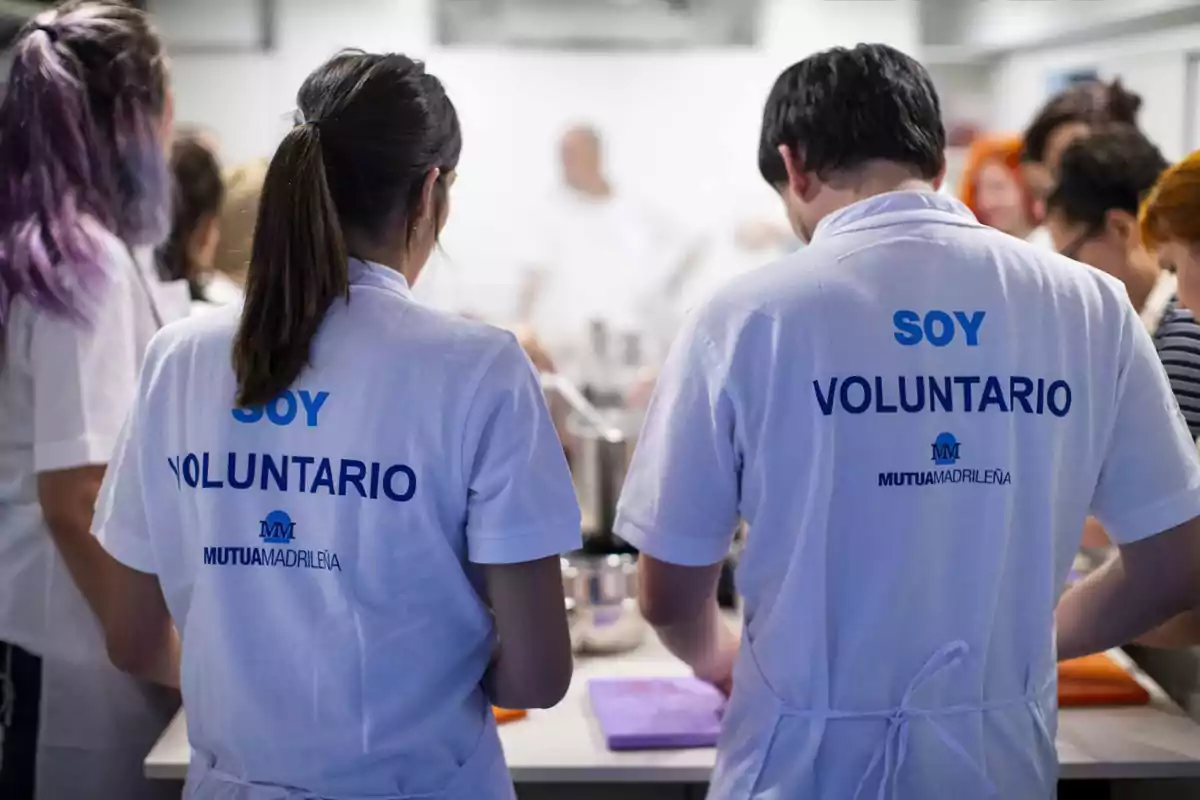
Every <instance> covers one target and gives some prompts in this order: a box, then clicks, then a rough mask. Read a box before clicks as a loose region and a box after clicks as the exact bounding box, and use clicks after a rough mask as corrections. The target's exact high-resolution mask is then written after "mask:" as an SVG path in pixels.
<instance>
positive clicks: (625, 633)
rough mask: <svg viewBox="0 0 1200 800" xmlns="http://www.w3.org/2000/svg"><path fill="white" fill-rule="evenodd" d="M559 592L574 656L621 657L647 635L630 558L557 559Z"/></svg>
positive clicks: (623, 556) (634, 572) (575, 557)
mask: <svg viewBox="0 0 1200 800" xmlns="http://www.w3.org/2000/svg"><path fill="white" fill-rule="evenodd" d="M562 568H563V593H564V596H565V602H566V607H567V618H568V620H569V621H570V626H571V645H572V647H573V648H574V650H575V652H577V653H622V652H626V651H629V650H633V649H635V648H637V647H638V645H640V644H641V643H642V641H643V640H644V639H645V637H646V627H647V626H646V621H645V620H644V619H642V615H641V612H640V611H639V610H638V601H637V590H638V586H637V563H636V562H635V561H634V559H633V557H632V556H627V555H609V556H572V557H571V558H569V559H563V560H562Z"/></svg>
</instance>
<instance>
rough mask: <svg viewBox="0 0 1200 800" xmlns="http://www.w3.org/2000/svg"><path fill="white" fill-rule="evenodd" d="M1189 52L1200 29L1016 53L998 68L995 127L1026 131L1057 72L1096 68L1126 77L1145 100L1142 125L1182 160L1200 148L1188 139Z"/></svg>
mask: <svg viewBox="0 0 1200 800" xmlns="http://www.w3.org/2000/svg"><path fill="white" fill-rule="evenodd" d="M1189 50H1200V26H1197V27H1183V28H1176V29H1171V30H1167V31H1160V32H1157V33H1152V34H1143V35H1136V36H1128V37H1120V38H1116V39H1109V40H1104V41H1099V42H1095V43H1092V44H1088V45H1080V46H1076V47H1070V48H1065V49H1054V50H1047V51H1032V52H1025V53H1015V54H1013V55H1010V56H1007V57H1005V58H1003V59H1002V60H1001V61H1000V62H999V63H998V64H997V65H996V70H995V74H994V77H993V80H994V86H995V101H996V102H995V105H994V107H993V117H992V123H993V125H994V126H996V127H998V128H1002V129H1013V130H1016V129H1020V128H1023V127H1024V126H1025V125H1026V124H1027V123H1028V122H1029V120H1030V119H1032V117H1033V115H1034V114H1035V113H1036V112H1037V110H1038V108H1039V107H1040V106H1041V105H1042V103H1043V102H1044V101H1045V100H1046V98H1047V96H1048V88H1047V81H1048V79H1049V76H1050V75H1051V74H1052V73H1054V72H1056V71H1059V70H1066V69H1074V68H1089V67H1094V68H1096V69H1097V70H1098V71H1099V73H1100V76H1101V77H1102V78H1105V79H1110V78H1114V77H1117V76H1120V77H1121V78H1122V80H1123V82H1124V83H1125V84H1126V85H1127V86H1128V88H1129V89H1130V90H1132V91H1134V92H1137V93H1138V94H1140V95H1141V96H1142V98H1143V101H1144V105H1143V107H1142V113H1141V122H1142V126H1143V127H1144V128H1145V130H1146V132H1147V134H1149V135H1150V136H1151V137H1152V138H1153V139H1154V140H1155V142H1157V143H1158V145H1159V147H1160V148H1161V149H1162V151H1163V153H1164V155H1166V156H1167V158H1169V159H1177V158H1179V157H1181V156H1183V155H1185V154H1186V153H1187V152H1188V149H1189V147H1194V146H1196V143H1194V142H1187V141H1185V140H1184V132H1185V130H1186V128H1187V122H1186V117H1187V111H1188V108H1189V103H1188V101H1187V94H1188V78H1187V54H1188V51H1189Z"/></svg>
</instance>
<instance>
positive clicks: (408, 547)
mask: <svg viewBox="0 0 1200 800" xmlns="http://www.w3.org/2000/svg"><path fill="white" fill-rule="evenodd" d="M350 295H351V296H350V302H349V304H344V303H341V302H338V303H335V304H334V306H333V307H332V308H331V310H330V311H329V313H328V315H327V316H326V318H325V320H324V322H323V323H322V327H321V329H320V332H319V333H318V335H317V337H316V339H315V341H314V343H313V347H312V353H311V360H310V366H309V368H308V369H306V370H305V371H304V373H303V374H302V375H301V377H300V378H299V380H298V381H297V382H296V384H295V385H294V386H293V387H292V388H291V389H289V390H288V391H286V392H284V393H283V394H282V395H281V396H280V397H279V398H277V399H276V400H275V401H273V402H271V403H269V404H268V405H267V406H266V407H265V408H251V409H237V408H234V405H233V398H234V394H235V379H234V375H233V371H232V368H231V364H230V347H231V341H232V338H233V335H234V331H235V328H236V325H237V322H238V317H237V313H238V312H237V311H236V309H222V310H219V311H216V312H213V313H212V314H207V315H203V316H199V317H193V318H191V319H188V320H185V321H183V322H180V323H178V324H176V325H172V326H169V327H168V328H166V329H164V330H163V332H162V333H161V334H159V336H157V337H156V338H155V339H154V341H153V342H152V343H151V345H150V348H149V351H148V354H147V361H146V368H145V370H144V371H143V374H142V381H141V386H140V388H139V390H138V396H137V401H136V402H137V405H136V407H135V409H134V411H133V413H132V415H131V416H130V420H129V423H128V427H127V430H126V432H125V438H124V439H123V441H122V443H121V445H120V448H119V450H118V456H117V458H116V459H114V461H113V463H112V464H111V465H110V468H109V473H108V477H107V478H106V482H105V486H104V489H103V490H102V493H101V500H100V504H99V507H98V508H97V512H96V526H97V535H98V536H100V538H101V540H102V541H103V543H104V545H105V547H106V548H108V549H109V551H110V552H112V553H113V555H114V556H116V557H117V558H118V559H119V560H121V561H122V562H123V563H126V564H128V565H129V566H131V567H133V568H134V569H137V570H141V571H144V572H151V573H154V574H156V575H157V576H158V578H159V581H160V582H161V584H162V587H163V594H164V596H165V598H166V601H167V604H168V606H169V608H170V610H171V615H172V617H173V618H174V620H175V622H176V625H177V626H178V628H179V632H180V634H181V636H182V639H183V646H184V652H183V674H182V689H183V698H184V705H185V707H186V708H187V711H188V735H189V739H190V741H191V744H192V747H193V750H194V757H193V760H192V771H191V773H190V776H189V783H190V784H191V786H192V789H193V790H197V787H201V786H205V787H209V788H207V789H205V790H204V792H208V791H218V790H217V789H216V788H215V787H216V786H225V787H227V789H226V790H224V791H228V792H232V794H230V796H236V797H243V798H257V797H263V798H267V797H269V798H277V797H287V796H296V797H309V796H314V795H315V796H319V797H412V796H422V797H424V796H427V795H428V796H430V797H439V798H443V797H444V798H447V799H448V800H451V799H452V800H459V799H461V800H474V799H475V798H483V799H487V798H495V797H509V796H510V795H511V792H512V785H511V781H510V780H509V777H508V772H507V769H506V767H505V765H504V760H503V754H502V753H501V751H500V745H499V739H498V737H497V735H496V731H495V727H494V720H493V718H492V715H491V711H490V706H489V704H488V699H487V697H485V695H484V692H483V690H482V688H481V687H480V681H481V680H482V678H483V675H484V672H485V670H486V669H487V666H488V664H489V661H490V659H491V657H492V653H493V647H494V646H495V642H494V638H493V627H492V620H491V617H490V615H489V612H488V609H487V607H486V605H485V604H484V602H483V600H482V599H481V596H480V586H481V584H480V581H479V578H480V575H479V570H478V568H477V567H476V565H479V564H502V563H515V562H524V561H532V560H536V559H539V558H543V557H546V556H552V555H556V554H558V553H561V552H565V551H569V550H573V549H577V548H578V547H579V546H580V533H579V510H578V507H577V505H576V501H575V493H574V489H573V487H572V484H571V478H570V474H569V471H568V469H567V464H566V460H565V457H564V455H563V450H562V446H561V444H560V443H559V440H558V437H557V435H556V434H555V431H554V427H553V425H552V424H551V422H550V417H549V414H548V413H547V411H546V407H545V402H544V400H543V397H542V393H541V387H540V384H539V382H538V379H537V376H536V375H535V373H534V371H533V368H532V366H531V365H530V363H529V361H528V359H527V358H526V356H525V354H524V351H522V349H521V348H520V346H519V345H518V344H517V341H516V339H515V338H514V337H513V336H512V335H511V334H509V333H507V332H504V331H500V330H498V329H495V328H491V327H489V326H486V325H483V324H479V323H475V322H470V321H467V320H463V319H460V318H457V317H453V316H450V315H444V314H441V313H438V312H434V311H431V310H428V309H425V308H423V307H421V306H420V305H418V304H416V303H415V302H414V301H413V300H412V299H411V296H410V294H409V289H408V286H407V285H406V283H405V281H404V278H403V277H401V276H400V274H399V273H397V272H395V271H393V270H390V269H387V268H386V267H382V266H377V265H370V264H365V263H362V262H356V261H355V262H351V290H350ZM284 787H294V791H295V792H296V794H294V795H293V794H292V793H291V792H290V791H289V790H286V789H285V788H284ZM301 790H303V791H304V792H309V793H311V794H304V793H301ZM204 792H201V794H203V796H210V795H208V794H204ZM220 796H225V794H220Z"/></svg>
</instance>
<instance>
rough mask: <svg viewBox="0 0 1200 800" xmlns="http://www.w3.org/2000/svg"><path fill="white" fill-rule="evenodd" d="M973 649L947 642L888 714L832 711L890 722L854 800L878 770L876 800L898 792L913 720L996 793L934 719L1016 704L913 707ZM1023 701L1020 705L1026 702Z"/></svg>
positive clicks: (847, 716)
mask: <svg viewBox="0 0 1200 800" xmlns="http://www.w3.org/2000/svg"><path fill="white" fill-rule="evenodd" d="M969 651H970V648H969V647H968V646H967V643H966V642H964V641H962V640H955V641H953V642H948V643H947V644H944V645H942V646H941V647H940V648H938V649H937V651H936V652H934V654H933V655H932V656H930V657H929V660H928V661H926V662H925V665H924V666H923V667H921V669H920V671H918V672H917V674H916V676H915V677H913V679H912V681H910V682H909V684H908V688H907V689H905V691H904V697H903V699H902V700H901V701H900V705H899V706H897V707H896V708H894V709H891V710H890V711H886V712H866V713H857V712H837V711H832V712H830V713H829V714H828V718H829V719H862V718H872V717H883V718H884V719H886V720H887V734H886V735H885V736H884V737H883V740H882V741H880V743H879V746H878V747H877V748H876V749H875V754H874V755H873V756H872V757H871V761H870V762H869V763H868V764H867V769H866V771H865V772H864V773H863V776H862V779H861V780H859V782H858V788H857V789H856V790H855V792H854V800H858V798H859V797H860V796H861V795H862V793H863V790H864V789H865V788H866V786H867V780H868V779H869V778H870V777H871V775H872V774H873V773H874V772H875V770H876V769H877V768H879V767H880V766H882V773H881V774H880V777H879V789H878V791H877V792H876V794H875V797H876V800H887V798H888V797H889V796H891V797H895V796H896V792H897V784H898V781H899V778H900V770H901V768H902V767H903V766H904V761H905V758H906V757H907V756H908V733H909V723H910V722H911V721H912V719H913V718H914V717H916V718H920V719H924V720H925V721H927V722H928V723H929V724H930V726H931V727H932V728H933V731H934V733H935V734H937V737H938V739H939V740H941V742H942V744H944V745H946V748H947V749H948V750H950V752H952V753H954V754H955V755H956V756H958V757H959V760H961V761H962V762H963V763H964V764H965V765H966V766H967V767H969V768H970V769H971V770H972V771H973V772H974V773H975V774H976V775H978V776H979V778H980V780H981V781H982V782H983V784H984V786H985V787H986V789H987V794H988V796H989V797H990V796H994V795H995V794H996V786H995V784H993V783H992V782H991V780H989V779H988V776H987V773H986V772H985V770H984V768H983V767H982V766H981V765H980V764H979V762H978V761H976V760H975V758H973V757H972V756H971V754H970V753H968V752H967V751H966V749H965V748H964V747H963V746H962V745H961V744H959V743H958V742H957V741H956V740H955V739H954V737H953V736H951V735H950V734H949V733H947V732H946V731H945V729H943V728H942V727H941V726H940V725H938V724H937V722H936V721H935V720H934V719H933V717H936V716H942V715H946V714H956V713H967V712H972V711H985V710H988V709H989V708H999V707H1003V706H1009V705H1015V704H1016V703H1014V702H1007V703H994V704H981V705H969V706H952V707H950V708H943V709H921V708H914V707H913V706H912V702H913V697H914V696H915V695H916V693H917V692H918V691H919V690H920V689H921V687H922V686H924V685H925V684H926V683H928V682H929V681H931V680H933V679H934V678H936V677H937V676H939V675H941V674H942V673H943V672H945V671H947V670H949V669H952V668H954V667H957V666H958V665H959V664H961V663H962V661H963V659H964V658H965V657H966V655H967V653H968V652H969ZM1025 700H1026V699H1025V698H1022V699H1021V700H1020V701H1018V702H1025Z"/></svg>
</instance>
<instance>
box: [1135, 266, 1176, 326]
mask: <svg viewBox="0 0 1200 800" xmlns="http://www.w3.org/2000/svg"><path fill="white" fill-rule="evenodd" d="M1178 288H1179V281H1178V279H1177V278H1176V277H1175V276H1174V275H1172V274H1171V273H1169V272H1167V271H1166V270H1165V269H1164V270H1162V271H1161V272H1159V273H1158V280H1157V281H1155V282H1154V288H1153V289H1151V290H1150V294H1149V295H1148V296H1147V297H1146V302H1145V303H1144V304H1143V305H1142V310H1141V313H1140V314H1139V316H1140V317H1141V318H1142V324H1144V325H1145V326H1146V330H1148V331H1150V335H1151V336H1153V335H1154V332H1155V331H1156V330H1158V326H1159V323H1161V322H1162V319H1163V316H1164V315H1165V314H1166V313H1167V306H1169V305H1170V304H1171V301H1172V300H1174V299H1175V292H1176V290H1177V289H1178Z"/></svg>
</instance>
